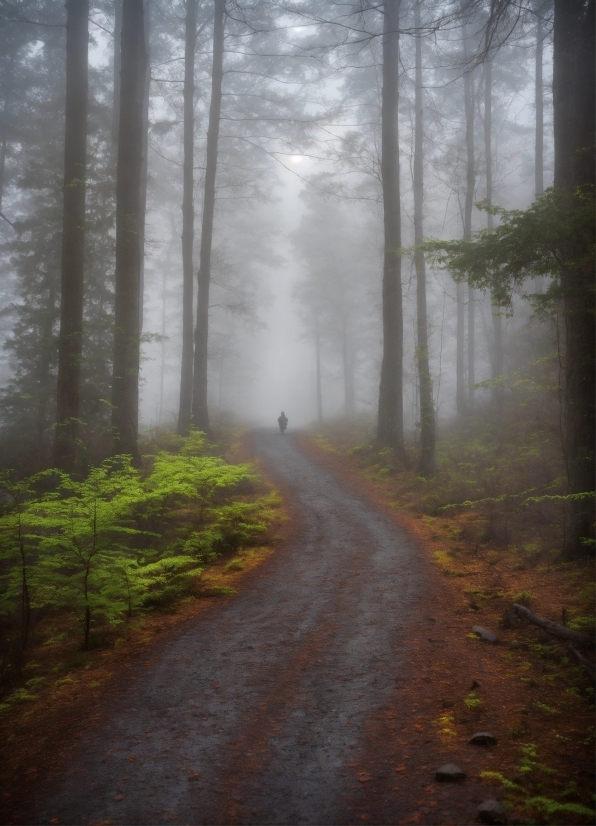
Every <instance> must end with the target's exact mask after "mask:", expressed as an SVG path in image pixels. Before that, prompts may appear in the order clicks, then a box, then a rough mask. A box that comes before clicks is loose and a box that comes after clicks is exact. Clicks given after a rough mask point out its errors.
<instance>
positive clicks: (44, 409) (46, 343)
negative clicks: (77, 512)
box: [37, 274, 56, 465]
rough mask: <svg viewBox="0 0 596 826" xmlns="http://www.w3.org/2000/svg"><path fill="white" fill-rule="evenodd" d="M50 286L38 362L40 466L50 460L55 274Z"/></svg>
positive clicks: (47, 279)
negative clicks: (47, 441) (49, 426)
mask: <svg viewBox="0 0 596 826" xmlns="http://www.w3.org/2000/svg"><path fill="white" fill-rule="evenodd" d="M48 281H49V286H48V303H47V306H46V311H45V313H44V314H43V316H42V320H41V324H40V327H41V329H40V332H41V349H40V353H39V362H38V376H39V396H38V398H37V449H38V454H39V457H38V458H39V460H40V464H42V465H44V464H45V463H46V462H47V461H48V460H49V458H50V457H49V456H48V450H47V444H46V434H47V430H48V425H49V422H48V407H49V404H50V399H51V398H52V396H53V395H54V388H53V387H52V382H51V366H52V355H53V353H54V352H55V351H54V346H55V342H54V337H53V330H54V322H55V316H56V285H55V283H54V278H53V274H51V275H49V276H47V278H46V283H47V282H48Z"/></svg>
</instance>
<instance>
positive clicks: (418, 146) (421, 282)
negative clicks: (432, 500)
mask: <svg viewBox="0 0 596 826" xmlns="http://www.w3.org/2000/svg"><path fill="white" fill-rule="evenodd" d="M414 15H415V17H414V25H415V26H416V92H415V133H414V242H415V244H416V245H417V246H418V245H419V244H421V243H422V241H423V239H424V223H423V218H424V216H423V203H424V155H423V152H424V146H423V142H424V125H423V101H422V96H423V93H424V92H423V85H422V35H421V33H420V25H421V24H420V0H416V3H415V5H414ZM414 264H415V266H416V333H417V342H416V343H417V359H418V380H419V384H420V391H419V392H420V458H419V462H418V472H419V473H420V475H421V476H424V477H427V478H428V477H430V476H433V475H434V473H435V471H436V457H435V446H436V428H435V409H434V405H433V393H432V378H431V375H430V364H429V351H428V328H427V318H426V263H425V260H424V253H423V252H422V251H420V250H417V251H416V254H415V256H414Z"/></svg>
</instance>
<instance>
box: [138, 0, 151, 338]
mask: <svg viewBox="0 0 596 826" xmlns="http://www.w3.org/2000/svg"><path fill="white" fill-rule="evenodd" d="M143 10H144V22H145V27H144V32H145V55H146V58H147V59H146V69H145V95H144V97H143V150H142V151H143V165H142V167H141V211H140V215H141V225H140V232H139V246H140V251H139V254H140V256H141V276H140V287H139V333H142V332H143V297H144V294H145V217H146V214H147V172H148V164H149V93H150V91H151V65H150V63H149V41H150V37H151V0H145V2H144V4H143Z"/></svg>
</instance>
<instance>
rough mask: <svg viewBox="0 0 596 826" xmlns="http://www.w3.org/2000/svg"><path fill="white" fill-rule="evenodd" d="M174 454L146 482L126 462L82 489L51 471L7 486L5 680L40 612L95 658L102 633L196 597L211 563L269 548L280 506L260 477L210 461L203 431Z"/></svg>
mask: <svg viewBox="0 0 596 826" xmlns="http://www.w3.org/2000/svg"><path fill="white" fill-rule="evenodd" d="M173 447H174V449H175V450H176V451H177V452H176V453H168V452H166V451H163V450H162V451H159V452H158V453H157V454H156V456H155V457H154V459H153V462H152V469H151V470H150V472H148V473H147V474H146V475H145V476H143V474H141V473H140V471H138V470H137V469H136V468H134V467H133V466H132V463H131V459H130V457H128V456H118V457H116V458H114V459H108V460H106V461H104V462H102V463H101V464H100V465H99V466H98V467H95V468H93V469H92V470H91V471H90V473H89V475H88V476H87V478H86V479H85V480H84V481H77V480H75V479H72V478H71V477H70V476H68V475H67V474H63V473H60V472H58V471H55V470H52V471H47V472H44V473H40V474H37V475H36V476H33V477H30V478H28V479H25V480H21V481H16V482H15V481H13V480H12V478H11V475H10V474H8V473H4V474H3V475H2V476H1V477H0V488H1V490H2V492H3V496H4V498H3V501H2V509H1V511H0V621H2V624H3V625H4V627H9V628H12V629H13V633H12V637H11V640H9V642H10V644H9V645H8V644H6V645H5V646H4V647H3V649H2V650H1V652H0V653H1V654H2V673H0V680H1V679H2V677H3V676H6V673H7V671H8V670H10V663H11V662H12V663H13V664H14V662H16V659H18V658H16V659H15V651H18V652H20V653H21V654H22V652H23V650H24V648H25V645H26V642H27V633H28V629H29V625H30V619H31V612H32V611H35V610H38V611H46V612H47V610H48V609H50V610H52V611H58V612H67V613H69V614H70V615H72V616H73V617H75V618H76V619H77V621H78V622H79V624H80V627H81V631H82V645H83V648H84V649H87V648H88V647H89V646H90V644H91V641H92V632H93V629H94V628H100V627H104V628H105V627H113V626H116V625H118V624H119V623H121V622H123V621H124V620H126V619H127V618H128V617H131V616H133V615H134V614H135V613H139V612H144V611H147V610H150V609H153V608H156V607H158V606H164V605H167V604H170V603H172V602H173V601H175V600H177V599H180V598H181V597H184V596H187V595H189V594H191V593H192V592H193V590H194V588H195V582H196V580H197V578H198V577H200V575H201V572H202V570H203V568H204V566H205V565H207V564H209V563H210V562H213V560H215V559H216V558H217V557H219V556H222V555H223V554H227V553H233V552H236V551H238V550H239V549H241V548H243V547H245V546H247V545H250V544H254V543H255V542H256V541H257V540H259V539H261V538H262V536H263V534H264V533H265V532H266V530H267V528H268V526H269V524H270V523H271V521H272V520H273V518H274V510H275V506H276V504H277V500H276V499H275V497H273V496H266V497H261V498H258V499H256V498H255V496H254V490H255V483H256V482H257V481H258V477H257V476H256V475H255V473H254V471H253V469H252V467H251V466H250V465H247V464H241V465H232V464H228V463H227V462H225V461H224V460H223V459H221V458H219V457H215V456H207V455H204V454H205V437H204V434H202V433H199V432H198V431H194V432H193V433H191V435H190V436H189V437H188V438H187V439H184V440H182V439H179V440H177V441H176V444H175V445H173ZM239 569H240V568H238V570H239ZM62 633H64V632H62ZM8 636H9V637H10V635H8ZM5 642H6V641H5Z"/></svg>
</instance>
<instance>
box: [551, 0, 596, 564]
mask: <svg viewBox="0 0 596 826" xmlns="http://www.w3.org/2000/svg"><path fill="white" fill-rule="evenodd" d="M594 5H595V3H594V0H587V2H586V0H555V25H554V67H553V102H554V136H555V187H556V188H557V189H559V190H560V191H561V192H563V193H565V195H566V196H567V197H568V199H569V207H570V209H574V208H575V206H576V205H577V203H578V200H579V199H578V197H577V194H576V191H577V190H578V189H582V190H583V191H584V192H585V194H586V197H593V196H594V119H595V118H594V114H595V113H594V73H593V71H591V68H592V67H593V66H594V39H593V32H594ZM588 67H589V68H588ZM564 253H565V259H566V260H568V261H570V262H572V263H570V264H569V266H568V267H567V268H566V269H565V270H564V274H563V275H562V277H561V291H562V294H563V312H564V316H565V350H566V353H565V399H564V400H565V442H566V453H567V473H568V479H569V493H571V494H577V493H584V492H586V491H591V490H592V491H593V490H594V470H595V469H594V425H595V422H594V389H595V388H594V369H595V365H594V345H595V342H594V280H593V279H594V272H593V269H592V267H591V266H586V265H582V264H581V263H580V264H578V263H575V262H576V261H577V260H578V257H580V260H581V256H582V255H585V250H584V249H578V248H577V247H575V248H574V247H573V246H572V245H571V244H570V246H569V248H568V249H566V250H565V251H564ZM569 519H570V525H569V531H568V534H567V538H566V547H565V551H566V554H567V555H568V556H578V555H579V554H581V553H585V552H586V546H587V547H588V548H589V547H590V543H591V542H592V543H593V539H594V510H593V502H591V501H590V499H579V500H577V501H573V502H571V504H570V506H569Z"/></svg>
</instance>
